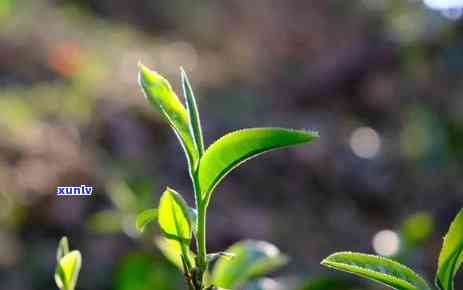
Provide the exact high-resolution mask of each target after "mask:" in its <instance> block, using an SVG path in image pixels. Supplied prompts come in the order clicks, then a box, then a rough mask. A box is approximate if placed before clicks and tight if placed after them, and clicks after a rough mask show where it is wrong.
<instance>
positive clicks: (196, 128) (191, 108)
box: [180, 67, 204, 155]
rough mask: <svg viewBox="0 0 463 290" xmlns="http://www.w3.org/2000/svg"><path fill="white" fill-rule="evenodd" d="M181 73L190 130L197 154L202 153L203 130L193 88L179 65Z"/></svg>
mask: <svg viewBox="0 0 463 290" xmlns="http://www.w3.org/2000/svg"><path fill="white" fill-rule="evenodd" d="M180 71H181V75H182V89H183V95H184V97H185V99H186V104H187V109H188V116H189V117H190V132H191V135H192V136H193V137H194V141H195V145H196V148H197V150H198V152H199V155H202V154H203V152H204V140H203V132H202V129H201V121H200V119H199V112H198V106H197V105H196V99H195V95H194V94H193V89H192V88H191V84H190V81H189V80H188V76H187V74H186V72H185V70H184V69H183V68H182V67H180Z"/></svg>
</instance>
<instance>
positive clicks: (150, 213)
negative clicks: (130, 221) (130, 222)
mask: <svg viewBox="0 0 463 290" xmlns="http://www.w3.org/2000/svg"><path fill="white" fill-rule="evenodd" d="M157 218H158V209H157V208H151V209H147V210H145V211H142V212H141V213H140V214H139V215H138V216H137V221H136V227H137V230H139V231H140V232H143V231H144V230H145V227H146V226H147V225H148V224H149V223H151V222H153V221H155V220H156V219H157Z"/></svg>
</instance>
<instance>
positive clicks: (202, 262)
mask: <svg viewBox="0 0 463 290" xmlns="http://www.w3.org/2000/svg"><path fill="white" fill-rule="evenodd" d="M193 184H194V189H195V197H196V208H197V210H198V220H197V227H198V232H197V235H196V248H197V251H198V257H197V266H198V268H199V275H200V279H201V281H203V276H204V273H205V272H206V270H207V269H206V268H207V261H206V256H207V248H206V215H207V209H206V206H205V205H204V202H203V201H202V200H201V193H200V189H199V180H198V178H197V174H194V175H193Z"/></svg>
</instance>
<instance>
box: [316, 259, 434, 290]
mask: <svg viewBox="0 0 463 290" xmlns="http://www.w3.org/2000/svg"><path fill="white" fill-rule="evenodd" d="M321 264H322V265H324V266H327V267H329V268H333V269H336V270H340V271H344V272H348V273H352V274H354V275H357V276H360V277H364V278H367V279H370V280H373V281H376V282H379V283H382V284H384V285H386V286H389V287H391V288H394V289H397V290H430V288H429V286H428V284H427V283H426V281H424V280H423V278H421V277H420V276H419V275H418V274H416V273H415V272H414V271H413V270H411V269H410V268H408V267H406V266H404V265H402V264H400V263H397V262H395V261H393V260H390V259H386V258H383V257H379V256H374V255H367V254H361V253H352V252H340V253H335V254H333V255H331V256H329V257H327V258H326V259H325V260H323V261H322V262H321Z"/></svg>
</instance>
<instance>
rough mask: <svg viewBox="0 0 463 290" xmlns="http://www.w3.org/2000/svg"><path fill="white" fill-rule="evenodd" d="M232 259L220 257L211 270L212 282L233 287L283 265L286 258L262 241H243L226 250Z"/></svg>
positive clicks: (225, 286)
mask: <svg viewBox="0 0 463 290" xmlns="http://www.w3.org/2000/svg"><path fill="white" fill-rule="evenodd" d="M226 252H227V253H231V254H233V255H234V257H233V258H232V259H229V258H228V257H220V258H219V259H218V260H217V263H216V264H215V267H214V269H213V271H212V284H214V285H217V286H220V287H223V288H227V289H235V287H236V286H238V285H242V284H243V283H246V282H247V281H248V280H249V279H250V278H253V277H257V276H262V275H265V274H267V273H269V272H271V271H274V270H276V269H278V268H280V267H281V266H283V265H285V264H286V263H287V261H288V258H287V257H286V256H284V255H282V254H281V253H280V251H279V250H278V248H277V247H275V246H274V245H272V244H270V243H268V242H263V241H253V240H248V241H243V242H239V243H236V244H235V245H233V246H231V247H230V248H229V249H228V250H227V251H226Z"/></svg>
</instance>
